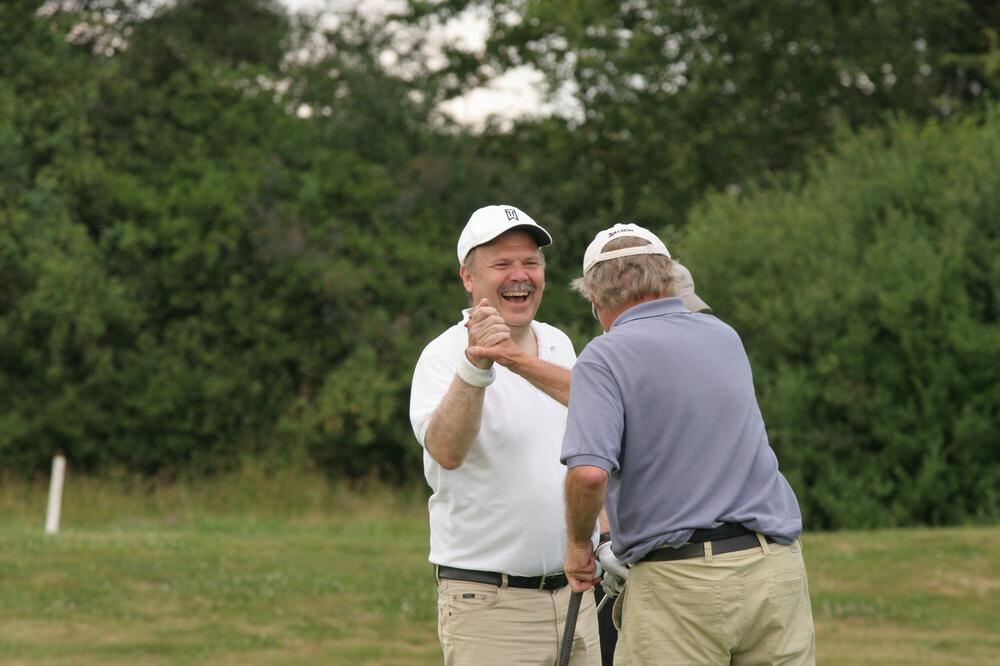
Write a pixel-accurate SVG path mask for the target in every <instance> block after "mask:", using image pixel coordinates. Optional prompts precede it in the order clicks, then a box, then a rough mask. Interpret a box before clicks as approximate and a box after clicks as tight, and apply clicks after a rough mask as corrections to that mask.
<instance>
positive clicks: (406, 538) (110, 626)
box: [0, 469, 1000, 666]
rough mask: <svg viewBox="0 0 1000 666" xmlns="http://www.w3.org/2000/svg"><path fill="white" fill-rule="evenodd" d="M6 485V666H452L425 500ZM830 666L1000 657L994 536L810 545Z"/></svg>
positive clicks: (297, 485)
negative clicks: (56, 506)
mask: <svg viewBox="0 0 1000 666" xmlns="http://www.w3.org/2000/svg"><path fill="white" fill-rule="evenodd" d="M45 497H46V488H45V486H44V484H42V483H24V482H19V481H13V480H10V479H5V480H3V482H2V483H0V515H2V516H3V519H2V521H0V663H3V664H5V665H14V664H46V665H50V664H73V665H74V666H76V665H83V666H86V665H89V664H213V665H214V664H234V665H235V664H240V665H255V664H261V665H263V664H268V665H270V664H293V665H294V664H319V663H327V664H399V665H404V664H405V665H411V664H416V665H420V664H439V663H440V662H441V657H440V652H439V650H438V646H437V635H436V620H435V613H436V611H435V594H434V583H433V578H432V576H431V572H430V566H429V565H428V564H427V526H426V524H427V521H426V515H425V512H426V507H425V495H424V492H423V490H422V489H410V490H389V489H385V488H375V489H368V490H365V489H357V488H355V489H348V488H344V487H340V486H335V485H331V484H328V483H326V482H325V481H324V480H323V479H322V478H320V477H318V476H313V475H310V474H304V473H291V472H287V473H279V474H268V473H264V472H263V471H261V470H260V469H249V470H245V471H243V472H242V473H240V474H238V475H235V476H233V477H231V478H228V479H223V480H218V481H215V482H201V483H190V482H189V483H173V484H159V483H146V482H137V481H134V480H130V479H127V478H123V477H120V478H116V479H110V480H109V479H105V480H102V481H95V480H90V479H77V478H73V477H72V476H71V477H70V478H69V479H68V481H67V485H66V497H65V500H64V509H63V521H62V522H63V529H62V531H61V532H60V534H58V535H55V536H45V535H44V534H43V533H42V527H43V524H44V508H45ZM804 541H805V550H806V562H807V565H808V567H809V576H810V585H811V590H812V601H813V608H814V613H815V618H816V627H817V636H818V643H817V647H818V654H819V662H820V663H821V664H836V665H839V664H989V663H1000V657H998V656H997V655H1000V633H998V632H997V629H996V628H997V627H1000V558H998V557H997V555H996V554H997V553H998V552H1000V528H997V527H992V528H962V529H939V530H886V531H876V532H841V533H825V534H815V533H810V534H807V536H806V538H805V540H804Z"/></svg>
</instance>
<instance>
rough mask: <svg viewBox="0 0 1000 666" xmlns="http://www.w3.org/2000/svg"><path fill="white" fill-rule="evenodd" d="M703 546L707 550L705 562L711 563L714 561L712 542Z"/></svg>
mask: <svg viewBox="0 0 1000 666" xmlns="http://www.w3.org/2000/svg"><path fill="white" fill-rule="evenodd" d="M702 546H703V547H704V548H705V561H706V562H711V561H712V542H711V541H706V542H705V543H703V544H702Z"/></svg>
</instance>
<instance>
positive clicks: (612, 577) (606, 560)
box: [594, 540, 628, 597]
mask: <svg viewBox="0 0 1000 666" xmlns="http://www.w3.org/2000/svg"><path fill="white" fill-rule="evenodd" d="M594 556H595V557H596V558H597V561H598V562H599V563H600V565H601V569H602V570H603V571H604V574H603V577H602V579H601V588H602V589H603V590H604V594H605V595H607V596H609V597H617V596H618V595H619V594H621V591H622V589H623V588H624V587H625V580H626V579H627V578H628V567H627V566H626V565H625V564H624V563H622V561H621V560H619V559H618V558H617V557H615V554H614V553H612V552H611V541H610V540H608V541H602V542H601V543H599V544H597V550H595V551H594Z"/></svg>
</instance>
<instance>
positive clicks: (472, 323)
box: [465, 298, 523, 370]
mask: <svg viewBox="0 0 1000 666" xmlns="http://www.w3.org/2000/svg"><path fill="white" fill-rule="evenodd" d="M465 327H466V328H467V329H469V346H468V348H467V349H466V350H465V354H466V356H468V357H469V360H470V361H471V362H472V363H473V364H475V365H476V366H478V367H480V368H482V369H484V370H485V369H486V368H489V367H490V366H491V365H493V362H494V361H495V362H497V363H499V364H500V365H502V366H505V367H507V366H510V365H512V364H513V363H514V361H515V360H516V359H517V357H518V356H520V355H521V354H522V353H523V352H522V351H521V349H520V347H518V346H517V345H516V344H515V343H514V341H513V340H511V337H510V327H509V326H508V325H507V322H506V321H504V318H503V316H501V314H500V313H499V312H498V311H497V309H496V308H494V307H493V306H492V305H490V302H489V300H487V299H485V298H484V299H482V300H480V301H479V304H478V305H476V307H474V308H473V309H472V312H470V313H469V319H468V321H466V322H465Z"/></svg>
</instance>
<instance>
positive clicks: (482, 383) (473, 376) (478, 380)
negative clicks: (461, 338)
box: [456, 352, 497, 388]
mask: <svg viewBox="0 0 1000 666" xmlns="http://www.w3.org/2000/svg"><path fill="white" fill-rule="evenodd" d="M456 372H457V373H458V377H459V379H461V380H462V381H463V382H465V383H466V384H468V385H469V386H475V387H476V388H486V387H487V386H489V385H490V384H492V383H493V380H494V379H496V378H497V371H496V370H494V369H493V366H490V367H489V368H488V369H487V370H483V369H482V368H477V367H476V366H474V365H473V364H472V361H470V360H469V357H468V356H466V355H465V352H462V360H461V361H459V362H458V370H457V371H456Z"/></svg>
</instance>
